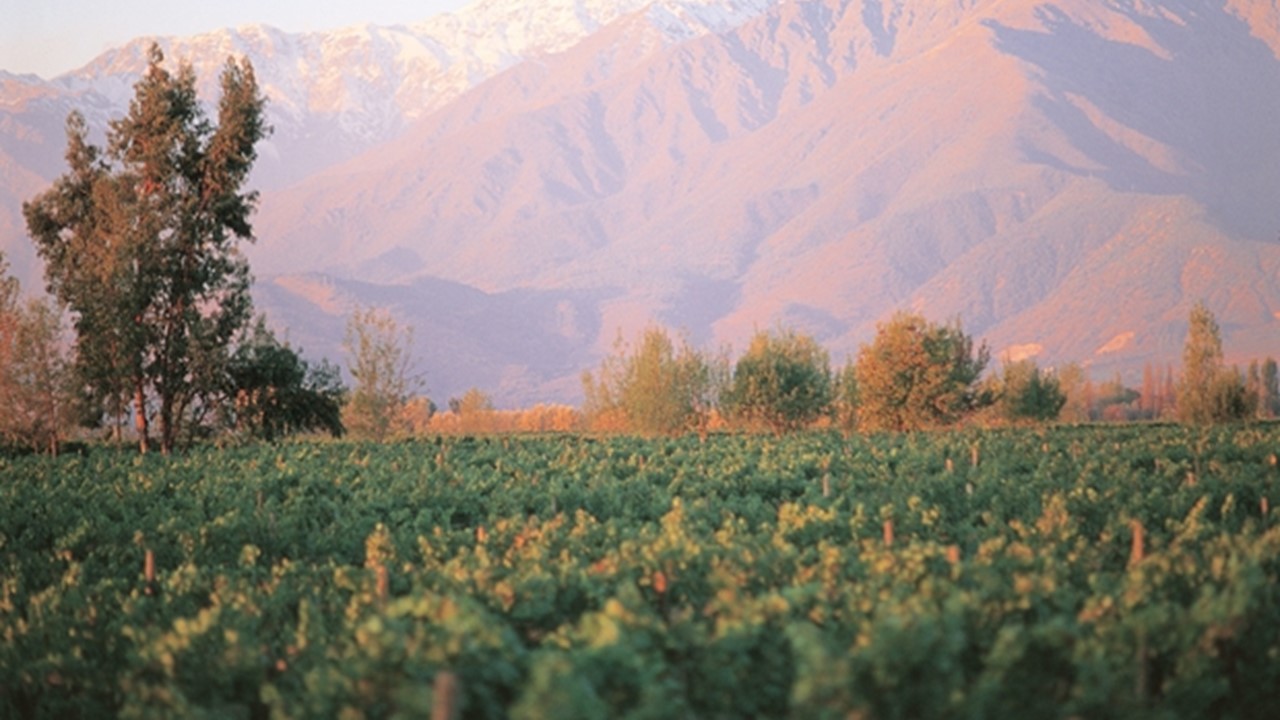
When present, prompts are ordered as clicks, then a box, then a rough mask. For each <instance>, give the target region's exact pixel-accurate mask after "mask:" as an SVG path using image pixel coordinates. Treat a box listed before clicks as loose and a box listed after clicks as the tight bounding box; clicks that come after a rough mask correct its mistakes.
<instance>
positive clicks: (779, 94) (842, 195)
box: [0, 0, 1280, 404]
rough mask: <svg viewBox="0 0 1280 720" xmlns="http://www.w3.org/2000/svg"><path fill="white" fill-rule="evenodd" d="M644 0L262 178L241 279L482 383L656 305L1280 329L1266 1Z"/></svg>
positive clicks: (718, 332) (567, 388)
mask: <svg viewBox="0 0 1280 720" xmlns="http://www.w3.org/2000/svg"><path fill="white" fill-rule="evenodd" d="M642 4H643V3H637V5H642ZM667 5H669V3H668V4H666V5H648V6H647V7H641V8H639V9H638V10H635V11H633V12H630V13H619V14H618V15H617V17H615V18H613V19H612V21H611V22H609V23H605V24H602V25H601V26H600V27H598V28H595V29H594V30H593V32H591V33H590V34H588V35H585V36H583V37H582V38H581V39H580V40H578V41H577V42H574V43H570V44H568V45H567V46H565V47H563V48H558V49H556V50H555V51H552V52H547V53H545V54H541V55H539V56H538V57H537V58H534V59H532V60H528V61H525V62H521V63H516V64H513V65H511V66H509V67H505V68H503V69H502V70H501V71H498V72H495V73H494V74H492V75H491V76H490V77H488V78H486V79H485V80H484V81H483V82H480V83H478V84H476V85H475V86H474V87H471V88H470V89H468V90H466V91H465V92H461V93H460V94H458V95H457V96H456V97H455V98H453V99H451V100H450V101H448V102H447V103H443V104H441V105H440V106H438V107H434V108H432V109H430V110H428V111H424V112H423V113H422V114H421V115H420V116H417V117H414V118H412V119H410V120H406V121H405V123H404V125H403V126H402V127H399V128H398V129H397V130H396V132H395V136H394V137H393V138H391V139H389V140H386V141H384V142H382V143H381V144H375V145H372V146H369V147H367V148H362V149H360V150H359V151H358V152H354V153H352V154H351V156H350V157H347V158H345V159H340V160H337V161H335V162H333V163H330V164H329V165H327V166H326V167H325V168H324V169H322V170H318V171H314V172H308V173H307V174H306V177H305V178H302V179H301V180H300V181H298V182H293V183H288V184H286V185H276V186H274V187H270V188H267V189H266V191H265V192H264V195H263V203H262V211H261V213H260V215H259V217H258V219H257V222H256V228H257V230H258V234H259V237H260V238H261V239H260V241H259V243H258V244H257V245H256V246H254V247H253V248H251V249H250V250H249V253H250V257H251V260H252V263H253V267H254V268H255V272H257V273H258V275H259V278H260V281H259V283H258V289H257V290H256V293H257V295H258V297H259V298H260V301H261V304H262V305H263V307H265V308H266V309H267V310H268V312H269V313H272V315H273V316H275V315H279V316H280V317H278V318H277V322H281V323H282V324H285V325H288V326H290V327H307V328H327V329H326V330H325V331H324V332H323V333H318V332H311V331H310V330H309V331H308V332H309V333H311V334H309V335H308V336H307V337H306V338H305V342H304V343H303V344H304V346H305V347H307V349H308V350H312V351H315V350H319V351H320V354H324V355H329V356H330V357H334V356H340V351H339V350H338V347H337V345H338V340H337V339H338V338H340V328H339V327H337V325H336V323H337V322H338V321H337V318H338V315H336V314H335V308H349V307H351V306H352V305H355V304H370V303H375V304H385V305H388V306H390V307H392V308H393V310H394V312H395V313H396V314H397V316H398V317H400V318H401V319H402V320H403V321H405V322H406V323H408V324H412V325H415V326H417V327H419V328H421V329H422V332H421V333H419V335H418V350H419V354H421V355H422V356H423V357H429V358H430V362H429V363H428V366H427V368H426V370H427V372H428V378H429V385H430V386H431V388H432V390H433V394H439V393H444V394H445V396H448V395H457V394H460V393H461V392H463V391H465V390H466V389H467V388H468V387H473V386H477V387H482V388H485V389H491V390H494V391H495V397H497V399H498V400H499V402H500V403H503V404H519V403H529V402H536V401H539V400H553V401H570V402H572V401H574V400H575V399H576V397H577V393H578V391H579V389H578V387H577V376H578V373H579V371H580V370H581V369H583V368H586V367H590V366H591V365H593V364H594V362H595V361H596V359H597V358H598V357H599V356H600V355H601V354H602V353H604V352H607V351H608V350H609V348H610V347H611V345H612V341H613V339H614V338H615V337H616V335H617V334H618V333H619V332H621V333H622V334H623V335H630V334H632V333H634V332H635V331H636V330H638V329H639V328H641V327H643V326H644V325H645V324H648V323H651V322H659V323H662V324H665V325H668V326H670V327H674V328H683V329H684V330H685V331H687V332H688V334H689V336H690V337H691V339H693V340H694V341H696V342H698V343H701V344H705V345H707V346H710V347H718V346H722V345H730V346H736V347H743V346H744V344H745V339H746V338H747V337H748V336H749V335H750V334H751V333H752V332H753V331H754V330H755V329H756V328H760V327H769V326H772V325H775V324H779V323H781V324H787V325H791V326H795V327H798V328H800V329H802V330H804V331H806V332H810V333H812V334H814V335H815V336H816V337H818V338H819V339H820V340H821V341H822V342H823V343H824V344H826V345H827V347H828V348H829V349H830V350H831V352H832V354H833V357H834V358H835V359H837V360H839V359H841V358H843V357H845V356H848V355H851V354H853V353H854V352H856V350H857V347H858V346H859V344H860V343H862V342H865V341H866V340H867V339H869V338H870V337H871V335H872V333H874V329H875V325H876V323H877V322H879V321H882V320H883V319H885V318H886V317H887V316H888V315H889V314H891V313H892V312H894V311H895V310H896V309H901V308H907V309H914V310H919V311H922V312H925V313H926V314H928V315H930V316H931V317H934V318H937V319H945V318H948V317H960V318H961V319H962V320H963V322H964V324H965V328H966V330H968V331H970V332H973V333H974V334H976V335H978V336H980V337H982V338H984V339H986V340H988V341H989V342H990V343H991V345H992V347H993V349H994V350H995V352H996V354H997V355H998V356H1008V357H1034V358H1036V359H1037V360H1038V361H1040V362H1041V363H1043V364H1049V365H1054V364H1060V363H1062V362H1065V361H1071V360H1075V361H1081V362H1083V363H1085V364H1088V365H1090V366H1092V367H1093V368H1094V371H1095V372H1097V373H1110V372H1113V371H1123V372H1127V373H1133V372H1135V371H1136V369H1137V368H1139V367H1140V366H1141V365H1142V364H1143V363H1145V362H1157V363H1164V362H1176V360H1177V357H1178V353H1179V350H1180V347H1181V338H1182V333H1183V332H1185V317H1186V310H1187V309H1188V308H1189V306H1190V304H1191V303H1192V302H1194V301H1195V300H1198V299H1205V300H1207V301H1208V302H1209V303H1210V306H1211V307H1213V308H1214V310H1215V312H1216V313H1218V315H1219V320H1220V322H1221V323H1222V326H1223V330H1224V336H1225V337H1224V340H1225V344H1226V347H1227V350H1228V355H1229V357H1230V358H1234V359H1239V358H1247V357H1250V356H1256V355H1262V354H1268V353H1270V354H1275V352H1276V347H1275V345H1276V340H1277V338H1280V243H1277V242H1276V240H1275V229H1276V228H1280V218H1277V217H1276V214H1277V213H1276V210H1275V208H1277V207H1280V204H1277V203H1276V202H1275V200H1276V199H1278V198H1277V188H1280V146H1278V144H1277V143H1276V142H1275V141H1274V140H1272V139H1271V134H1272V133H1271V131H1270V128H1269V127H1268V124H1267V121H1266V118H1269V117H1271V118H1273V117H1276V116H1277V115H1278V114H1280V61H1277V54H1276V49H1277V48H1278V47H1280V30H1277V28H1280V11H1278V10H1277V8H1276V4H1275V3H1264V2H1250V1H1249V0H1219V1H1218V2H1214V3H1209V4H1204V3H1187V2H1180V1H1178V0H1166V1H1163V2H1115V3H1107V4H1105V5H1102V4H1097V3H1090V2H1083V1H1080V0H1058V1H1057V2H1039V1H1035V2H1032V1H1031V0H968V1H964V2H938V3H928V4H920V3H907V2H902V1H900V0H868V1H866V2H860V3H854V2H845V1H840V0H796V1H795V2H785V3H776V4H772V3H763V5H769V7H768V8H767V9H764V10H762V11H761V12H759V13H758V14H755V15H753V16H752V17H750V18H748V19H746V20H743V21H742V22H740V23H738V24H736V25H733V27H731V28H728V29H726V30H724V31H723V32H706V33H701V34H699V35H697V36H696V37H693V38H689V39H684V40H679V41H675V42H673V41H672V40H671V35H670V33H669V31H667V30H665V29H664V28H662V27H659V26H657V25H655V23H654V22H653V14H654V13H655V12H656V11H654V10H653V9H652V8H654V7H665V6H667ZM564 6H565V7H568V6H569V5H568V4H565V5H564ZM744 7H745V6H744ZM752 7H755V6H752ZM261 76H262V74H261V73H260V77H261ZM0 82H3V80H0ZM0 106H2V104H0ZM0 122H3V119H2V118H0ZM3 150H4V146H2V145H0V151H3ZM3 228H4V225H3V223H2V222H0V230H3ZM463 288H465V289H466V291H463V290H462V289H463ZM503 313H505V314H508V315H510V316H512V317H517V318H521V321H520V322H518V323H516V325H515V326H512V325H508V324H504V323H502V322H499V321H498V320H497V318H498V317H499V316H500V315H502V314H503ZM467 318H472V320H471V321H468V320H467ZM475 318H488V320H486V321H485V322H487V323H489V324H491V325H492V326H493V327H497V328H506V330H504V331H502V332H508V333H511V334H513V336H514V337H517V338H520V340H519V342H515V343H510V342H507V341H506V340H505V339H504V338H502V337H500V336H501V334H502V333H501V332H496V331H495V332H496V334H495V332H491V331H490V329H486V327H484V325H483V323H481V322H480V321H477V320H474V319H475ZM467 322H471V326H472V327H473V330H472V331H471V332H472V334H473V335H474V337H467V332H466V328H467V327H468V325H467ZM517 326H518V327H517ZM517 329H520V330H523V331H526V332H517ZM521 343H524V344H523V345H522V344H521ZM548 348H550V349H551V350H548ZM451 349H453V350H455V351H456V352H457V353H458V357H457V358H452V357H451V355H450V350H451ZM433 377H434V379H432V378H433Z"/></svg>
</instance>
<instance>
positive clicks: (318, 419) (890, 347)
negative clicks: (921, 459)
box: [0, 46, 1280, 453]
mask: <svg viewBox="0 0 1280 720" xmlns="http://www.w3.org/2000/svg"><path fill="white" fill-rule="evenodd" d="M195 84H196V83H195V73H194V71H193V70H192V69H191V67H190V65H189V64H187V63H181V64H180V65H179V67H178V69H177V71H176V72H170V71H169V70H168V69H166V67H165V64H164V57H163V54H162V53H161V51H160V50H159V48H158V47H156V46H153V47H152V48H151V50H150V56H149V59H148V67H147V70H146V72H145V73H144V75H143V77H142V79H141V80H139V82H138V83H137V84H136V85H135V87H134V98H133V100H132V102H131V103H130V106H129V110H128V112H127V114H126V115H125V116H124V117H122V118H120V119H117V120H115V121H113V122H111V123H110V126H109V129H108V131H107V134H106V143H105V145H102V146H98V145H95V144H93V143H92V142H91V141H90V139H89V133H88V129H87V126H86V124H85V121H84V119H83V117H82V116H81V115H79V114H78V113H74V112H73V113H72V114H71V115H70V116H69V117H68V120H67V151H66V161H67V165H68V171H67V172H66V173H65V174H64V175H62V176H61V177H59V178H57V180H55V182H54V183H53V186H52V187H51V188H49V189H48V190H47V191H45V192H43V193H41V194H39V195H38V196H36V197H35V198H33V199H32V200H30V201H29V202H26V203H24V204H23V214H24V217H25V220H26V224H27V229H28V232H29V234H30V236H31V237H32V239H33V241H34V242H35V245H36V249H37V252H38V254H39V255H40V257H41V258H42V259H43V261H44V263H45V279H46V287H47V290H48V292H49V295H50V296H51V299H46V300H40V299H37V300H30V301H27V302H23V301H22V300H21V293H20V289H19V287H18V285H17V282H16V281H14V280H13V279H12V278H11V277H9V275H8V272H7V267H6V266H5V264H4V258H3V255H0V407H2V408H4V412H3V413H0V443H3V444H6V445H11V446H12V445H25V446H28V447H30V448H33V449H39V450H47V451H49V452H55V453H56V452H57V449H58V446H59V443H60V442H61V441H62V440H63V439H65V438H66V437H67V436H68V435H69V434H71V432H72V429H73V428H75V427H77V426H87V427H99V428H102V429H104V430H105V432H106V433H107V434H108V435H109V436H111V437H114V438H117V439H121V438H123V437H124V436H125V434H126V425H131V426H132V427H131V435H132V437H133V438H136V440H137V442H138V445H139V448H140V449H141V450H142V451H143V452H146V451H148V450H149V449H151V448H153V447H155V448H158V449H159V450H161V451H163V452H169V451H171V450H173V449H174V447H175V446H177V445H178V444H181V443H190V442H193V441H195V440H197V439H200V438H202V437H206V436H210V435H214V434H218V435H221V436H232V437H236V436H239V437H249V438H259V439H263V440H267V441H271V440H275V439H277V438H280V437H282V436H285V435H288V434H292V433H297V432H317V431H318V432H327V433H330V434H333V435H341V434H343V433H344V432H348V431H349V432H351V433H352V434H354V435H356V436H358V437H366V438H372V439H384V438H387V437H392V436H395V435H400V434H405V433H410V432H493V431H507V430H517V431H518V430H531V429H532V430H569V429H587V430H596V431H625V432H634V433H642V434H672V433H682V432H699V433H706V432H709V431H712V430H717V429H723V428H741V429H747V430H760V431H768V432H774V433H785V432H791V431H795V430H799V429H802V428H807V427H812V426H815V425H825V426H829V427H836V428H839V429H840V430H842V431H844V432H855V431H868V432H875V431H912V430H922V429H930V428H936V427H945V426H949V425H954V424H956V423H960V422H971V421H978V422H984V423H991V422H1036V421H1049V420H1054V419H1058V418H1059V417H1062V418H1063V419H1066V420H1070V421H1088V420H1094V419H1100V418H1104V419H1105V418H1112V417H1114V419H1133V418H1135V417H1161V416H1172V417H1177V418H1178V419H1180V420H1183V421H1186V422H1192V423H1209V422H1220V421H1225V420H1231V419H1241V418H1247V417H1255V416H1256V417H1275V416H1276V415H1278V414H1280V390H1278V389H1277V373H1276V363H1275V361H1274V360H1272V359H1267V360H1266V361H1265V362H1263V363H1254V364H1253V365H1251V366H1250V368H1249V370H1248V372H1247V373H1241V372H1240V371H1238V370H1236V369H1234V368H1226V367H1225V366H1224V365H1223V361H1222V347H1221V340H1220V333H1219V329H1218V326H1217V324H1216V322H1215V321H1214V318H1213V316H1212V314H1211V313H1210V312H1209V310H1208V309H1207V308H1206V307H1204V306H1203V305H1197V306H1196V308H1195V309H1193V311H1192V313H1191V317H1190V330H1189V334H1188V340H1187V346H1186V350H1185V353H1184V358H1183V370H1182V376H1181V378H1180V379H1179V380H1178V381H1177V382H1176V383H1175V381H1174V376H1173V372H1172V369H1171V368H1170V369H1169V370H1168V371H1167V372H1166V375H1165V378H1164V381H1163V383H1161V382H1158V381H1157V380H1156V379H1155V378H1154V374H1153V373H1151V372H1150V371H1148V373H1144V382H1143V390H1142V392H1141V393H1137V392H1136V391H1133V390H1131V389H1129V388H1126V387H1125V386H1124V385H1123V383H1121V382H1120V381H1119V378H1117V379H1116V380H1115V381H1114V382H1112V383H1109V384H1107V383H1104V384H1103V385H1102V386H1101V387H1095V386H1094V385H1093V384H1092V382H1091V381H1090V380H1089V379H1088V377H1087V374H1086V373H1084V371H1083V370H1082V369H1081V368H1080V367H1079V366H1074V365H1073V366H1068V367H1066V368H1063V369H1060V370H1058V371H1046V370H1042V369H1041V368H1039V367H1038V366H1037V365H1036V364H1035V363H1034V362H1033V361H1029V360H1024V361H1020V362H1009V363H1005V364H1004V366H1003V368H1002V369H1001V370H1000V371H999V372H996V373H994V374H992V375H990V376H984V373H985V372H986V370H987V367H988V365H989V364H990V361H991V353H990V350H989V348H988V347H987V346H986V345H985V344H975V342H974V340H973V339H972V338H971V337H970V336H968V335H967V334H965V333H964V331H963V329H962V328H961V327H960V324H959V322H958V321H954V322H951V323H942V324H939V323H935V322H931V321H929V320H928V319H926V318H925V317H923V316H921V315H919V314H915V313H907V312H900V313H898V314H897V315H895V316H894V317H893V318H891V319H890V320H888V321H887V322H885V323H883V324H881V325H880V326H878V328H877V333H876V336H875V338H874V340H873V341H872V342H871V343H869V344H868V345H866V346H864V347H863V348H862V349H861V351H860V352H859V353H858V354H857V357H856V358H852V359H850V360H848V361H847V362H846V363H845V364H844V365H843V366H842V367H840V368H838V369H835V370H833V369H832V367H831V363H830V358H829V357H828V354H827V352H826V350H824V349H823V348H822V346H821V345H820V344H819V343H818V342H817V341H816V340H815V339H814V338H812V337H810V336H808V335H806V334H803V333H801V332H798V331H795V330H790V329H785V328H779V329H776V330H773V331H762V332H758V333H757V334H756V335H755V336H754V337H753V338H752V339H751V341H750V343H749V344H748V346H747V348H746V350H745V352H744V353H743V354H742V356H741V357H739V358H738V359H737V361H736V362H730V360H729V355H728V353H727V352H720V353H708V352H705V351H703V350H700V349H697V348H694V347H692V346H691V345H690V343H689V342H688V341H687V340H686V339H683V338H679V337H676V338H673V337H672V336H671V335H670V334H669V333H668V332H667V331H666V330H665V329H663V328H660V327H651V328H649V329H647V330H645V331H644V332H642V333H641V335H640V336H639V337H638V338H637V339H636V341H635V342H634V344H629V343H627V342H626V341H624V340H623V339H622V338H619V340H618V342H617V344H616V345H615V347H614V351H613V353H612V354H611V355H609V356H608V357H606V358H605V359H604V360H603V362H602V363H601V365H600V367H599V368H598V369H597V370H594V371H591V372H588V373H585V374H584V377H583V396H584V403H583V407H582V408H581V410H580V411H578V410H573V409H570V408H564V407H558V406H556V407H539V408H535V409H532V410H530V411H524V412H512V411H505V412H500V411H497V410H496V409H495V408H494V407H493V403H492V401H491V400H490V399H489V397H488V396H487V395H486V394H485V393H483V392H482V391H480V390H479V389H473V390H472V391H470V392H468V393H467V394H466V395H464V396H463V397H461V398H455V399H452V400H450V402H449V403H448V408H447V410H444V411H438V409H437V408H436V406H435V405H434V404H433V403H432V402H431V401H430V400H429V399H428V398H426V397H425V396H424V395H423V393H422V383H421V378H420V377H418V376H416V375H415V374H414V373H413V372H412V358H411V356H410V351H409V347H410V344H411V340H412V329H411V328H408V327H405V326H402V325H400V324H398V323H397V322H396V321H395V320H394V319H393V318H392V316H391V315H390V314H389V313H387V312H384V311H379V310H375V309H358V310H357V311H356V312H355V313H354V314H353V315H352V316H351V318H350V321H349V324H348V329H347V335H346V339H345V347H346V350H347V353H348V356H349V363H348V371H349V373H350V375H351V377H352V378H353V380H354V385H353V387H352V388H350V389H348V388H347V387H346V386H345V385H344V384H343V381H342V377H341V373H340V372H339V370H338V368H337V367H336V366H334V365H332V364H330V363H328V362H327V361H322V362H320V363H318V364H313V363H311V362H308V361H307V360H305V359H304V358H303V357H302V355H301V353H300V352H299V351H298V350H296V349H294V348H292V347H290V345H289V344H288V343H286V342H281V341H280V340H279V339H278V338H277V337H276V336H275V335H274V334H273V333H272V332H271V331H270V330H269V329H268V327H267V324H266V322H265V320H264V318H262V317H261V316H255V314H254V311H253V306H252V301H251V298H250V295H249V286H250V282H251V278H250V274H249V267H248V263H247V261H246V260H245V258H244V255H243V250H242V246H243V244H244V243H247V242H252V241H253V239H254V238H253V229H252V224H251V217H252V214H253V211H254V209H255V207H256V205H257V201H258V195H257V193H256V192H254V191H252V190H249V189H247V188H246V187H245V185H246V182H247V179H248V176H249V172H250V170H251V168H252V166H253V162H254V160H255V158H256V150H255V147H256V145H257V144H258V143H259V142H260V141H261V140H262V139H263V138H265V137H266V136H267V135H268V134H269V132H270V128H269V127H268V126H267V125H266V123H265V120H264V116H263V108H264V103H265V99H264V98H263V96H262V93H261V91H260V89H259V87H258V84H257V81H256V78H255V76H254V71H253V68H252V66H251V65H250V64H249V63H248V62H247V61H243V60H242V61H240V62H236V61H234V60H230V59H229V60H228V62H227V64H226V66H225V68H224V70H223V72H222V75H221V78H220V86H221V97H220V99H219V101H218V103H217V107H216V121H215V120H213V119H210V118H209V117H207V116H206V113H205V111H204V109H203V106H202V105H201V104H200V102H199V100H198V98H197V94H196V87H195ZM64 316H69V318H70V330H71V335H72V336H73V340H71V341H68V339H67V337H66V332H65V331H66V328H65V327H64V325H65V323H66V321H65V320H64ZM1135 407H1136V410H1135V409H1134V408H1135ZM130 421H131V422H130Z"/></svg>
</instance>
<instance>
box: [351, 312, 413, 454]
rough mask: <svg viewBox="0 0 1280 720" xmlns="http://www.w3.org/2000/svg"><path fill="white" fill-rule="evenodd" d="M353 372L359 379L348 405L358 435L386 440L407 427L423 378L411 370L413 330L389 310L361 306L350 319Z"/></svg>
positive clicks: (352, 431)
mask: <svg viewBox="0 0 1280 720" xmlns="http://www.w3.org/2000/svg"><path fill="white" fill-rule="evenodd" d="M344 344H345V346H346V349H347V353H348V357H349V364H348V365H347V369H348V371H349V372H350V373H351V376H352V377H353V378H355V386H354V387H353V388H352V391H351V395H350V399H349V401H348V402H347V405H346V407H345V408H344V409H343V425H344V426H345V427H346V429H347V430H348V431H350V432H351V434H352V435H355V436H356V437H361V438H368V439H372V440H383V439H386V438H387V437H389V436H390V435H392V434H394V433H396V432H398V431H400V430H402V429H403V428H405V427H406V426H407V422H406V417H405V410H406V408H407V406H408V402H409V400H410V398H411V397H412V396H413V395H414V392H415V390H416V389H417V387H418V385H419V383H418V379H417V378H416V377H415V376H413V375H412V373H411V372H410V366H411V365H412V357H411V355H410V347H411V345H412V344H413V329H412V328H410V327H405V326H402V325H400V324H399V323H397V322H396V320H395V318H394V317H392V316H391V314H390V313H389V312H387V311H385V310H378V309H376V308H366V309H357V310H356V311H355V312H354V313H352V315H351V317H350V319H349V320H348V322H347V337H346V341H345V343H344Z"/></svg>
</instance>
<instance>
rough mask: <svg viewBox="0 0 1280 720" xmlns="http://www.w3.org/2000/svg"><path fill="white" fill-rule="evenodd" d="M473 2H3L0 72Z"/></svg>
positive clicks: (412, 14)
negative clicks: (227, 33)
mask: <svg viewBox="0 0 1280 720" xmlns="http://www.w3.org/2000/svg"><path fill="white" fill-rule="evenodd" d="M469 1H470V0H356V1H355V2H350V1H348V2H333V1H332V0H200V1H192V0H0V70H8V71H9V72H15V73H36V74H37V75H41V76H43V77H46V78H49V77H53V76H55V75H59V74H61V73H64V72H67V71H68V70H74V69H76V68H78V67H80V66H81V65H84V64H85V63H87V62H89V61H90V60H92V59H93V58H94V57H96V56H97V55H98V54H100V53H101V52H102V51H103V50H107V49H108V48H111V47H114V46H117V45H121V44H123V43H125V42H126V41H128V40H130V39H131V38H134V37H137V36H139V35H194V34H197V33H201V32H207V31H210V30H217V29H219V28H224V27H235V26H237V25H244V24H248V23H266V24H268V25H274V26H276V27H278V28H280V29H282V30H290V31H301V30H324V29H327V28H335V27H342V26H345V25H355V24H359V23H374V24H377V25H392V24H395V23H410V22H416V21H418V20H425V19H426V18H429V17H431V16H433V15H438V14H440V13H442V12H450V11H453V10H457V9H458V8H460V7H462V6H464V5H467V4H468V3H469Z"/></svg>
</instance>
